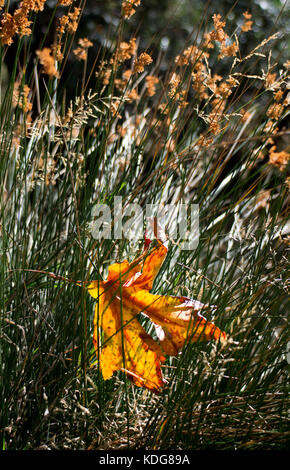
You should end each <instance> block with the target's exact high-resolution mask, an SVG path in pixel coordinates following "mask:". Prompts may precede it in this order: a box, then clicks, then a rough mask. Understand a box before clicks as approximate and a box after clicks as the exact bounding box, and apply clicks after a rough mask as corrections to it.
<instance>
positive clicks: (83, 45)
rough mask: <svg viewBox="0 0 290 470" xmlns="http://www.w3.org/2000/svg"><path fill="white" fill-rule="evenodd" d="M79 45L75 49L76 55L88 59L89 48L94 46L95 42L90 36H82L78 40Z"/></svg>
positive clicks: (79, 58) (78, 57) (80, 58)
mask: <svg viewBox="0 0 290 470" xmlns="http://www.w3.org/2000/svg"><path fill="white" fill-rule="evenodd" d="M78 45H79V47H77V48H76V49H74V50H73V53H74V55H75V56H76V58H77V59H78V60H87V56H88V49H89V47H92V45H93V43H92V42H91V41H89V40H88V38H82V39H79V41H78Z"/></svg>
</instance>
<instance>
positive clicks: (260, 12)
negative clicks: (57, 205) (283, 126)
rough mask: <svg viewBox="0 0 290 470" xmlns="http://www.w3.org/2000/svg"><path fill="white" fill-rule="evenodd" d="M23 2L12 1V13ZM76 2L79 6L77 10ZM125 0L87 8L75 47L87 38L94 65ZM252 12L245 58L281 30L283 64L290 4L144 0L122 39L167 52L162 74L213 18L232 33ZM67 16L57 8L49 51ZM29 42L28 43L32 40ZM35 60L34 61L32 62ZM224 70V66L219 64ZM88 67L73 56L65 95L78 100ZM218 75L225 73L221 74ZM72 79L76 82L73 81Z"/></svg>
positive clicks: (35, 44) (42, 26)
mask: <svg viewBox="0 0 290 470" xmlns="http://www.w3.org/2000/svg"><path fill="white" fill-rule="evenodd" d="M18 3H19V2H18V1H16V0H12V1H11V2H10V5H11V9H10V10H9V11H11V10H12V9H13V8H15V6H16V5H17V4H18ZM79 3H80V2H78V1H76V2H75V3H74V5H76V6H78V4H79ZM121 4H122V0H101V1H100V0H87V1H86V6H85V9H84V12H83V15H82V18H81V21H80V25H79V29H78V31H77V33H76V37H75V44H76V43H77V40H78V38H79V37H88V38H89V39H90V40H91V41H93V44H94V49H95V51H94V52H95V53H93V51H92V50H91V51H90V54H89V62H90V63H89V66H91V65H92V64H93V62H94V59H95V57H96V54H97V53H98V51H99V50H100V46H103V51H105V50H106V48H110V47H112V46H113V45H114V42H115V40H116V37H117V35H116V31H117V28H118V25H119V20H120V17H121ZM55 5H56V0H48V1H47V3H46V6H45V9H44V11H43V12H40V13H39V14H38V18H37V23H36V26H35V29H34V32H33V37H32V38H33V39H32V44H30V47H29V50H30V54H31V57H32V59H33V57H35V50H37V49H38V48H39V45H40V43H41V41H42V39H43V37H44V36H45V35H46V33H47V28H48V23H49V18H50V16H51V12H52V11H53V10H54V7H55ZM246 10H248V11H249V12H250V13H252V15H253V18H252V19H253V21H254V23H253V30H252V31H249V32H247V33H246V34H242V35H241V36H240V47H241V52H242V54H247V53H248V52H250V50H252V49H253V47H255V46H256V45H257V44H258V43H259V42H261V41H262V40H263V39H265V38H266V37H268V36H269V35H271V34H272V33H274V32H276V31H280V32H281V37H280V38H279V40H277V41H276V42H275V43H271V49H272V57H273V59H274V60H276V61H277V62H278V63H280V64H281V65H282V64H283V62H285V61H286V60H287V59H288V57H289V49H290V44H289V37H288V36H287V33H288V31H289V26H288V25H289V24H290V21H289V20H290V2H289V1H286V0H252V1H247V0H237V1H236V2H233V1H232V0H209V1H206V0H142V1H141V5H140V6H139V7H138V8H137V11H136V13H135V14H134V15H133V16H132V17H131V18H130V20H129V21H125V23H124V25H123V28H124V31H123V38H124V39H129V38H130V37H132V36H136V37H137V38H138V41H139V49H140V50H144V49H146V50H149V51H150V53H151V54H152V55H153V57H154V58H155V59H156V58H157V57H158V56H159V55H160V52H162V61H161V64H160V69H161V71H162V70H164V71H167V70H168V66H169V64H171V65H172V63H173V58H174V57H175V56H176V55H177V54H179V53H180V51H181V50H182V49H183V48H184V47H185V44H186V42H187V41H191V43H193V41H194V39H195V38H196V34H197V32H198V31H199V28H200V30H201V31H202V32H204V31H205V30H206V25H207V24H208V29H210V28H212V20H211V17H212V15H213V14H214V13H220V14H221V15H222V17H226V18H227V28H226V30H227V32H228V34H232V33H234V32H235V30H237V28H238V27H239V26H240V25H241V24H242V23H243V21H244V18H243V12H244V11H246ZM67 11H68V9H67V8H65V7H58V9H57V12H56V15H57V16H56V20H55V21H54V23H53V24H52V27H51V29H50V31H49V33H48V34H47V37H46V42H45V45H47V46H50V45H51V44H52V43H53V41H54V35H55V27H56V22H57V17H58V16H62V15H63V14H64V13H66V12H67ZM287 28H288V30H287ZM30 40H31V37H30V38H27V41H30ZM15 48H16V41H15V43H14V44H13V46H11V48H10V51H9V53H8V54H7V56H6V64H7V65H8V68H9V69H10V70H11V68H12V67H13V63H14V57H15ZM33 60H34V59H33ZM220 67H222V64H221V65H220ZM82 70H83V64H82V63H80V62H77V61H76V60H75V57H74V56H73V54H72V53H71V54H70V56H69V58H68V62H67V67H66V69H65V73H64V77H63V78H64V83H63V84H64V85H65V87H66V92H67V93H68V94H69V95H70V93H71V92H73V95H74V96H75V91H76V90H75V85H76V82H78V80H79V79H80V77H81V74H82ZM216 72H217V73H219V72H221V73H222V69H221V70H216ZM72 79H73V80H72Z"/></svg>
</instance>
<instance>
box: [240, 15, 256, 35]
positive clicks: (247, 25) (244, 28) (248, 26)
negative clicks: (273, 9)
mask: <svg viewBox="0 0 290 470" xmlns="http://www.w3.org/2000/svg"><path fill="white" fill-rule="evenodd" d="M243 16H244V18H245V21H244V24H243V25H242V27H241V31H242V32H243V33H246V32H247V31H250V30H251V29H252V24H253V21H251V18H252V15H251V13H249V12H248V11H245V12H244V13H243Z"/></svg>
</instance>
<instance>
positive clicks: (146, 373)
mask: <svg viewBox="0 0 290 470" xmlns="http://www.w3.org/2000/svg"><path fill="white" fill-rule="evenodd" d="M150 244H151V242H150V240H148V239H145V247H146V248H145V251H144V257H142V259H141V261H140V259H139V260H135V261H133V262H132V263H129V262H128V261H127V260H125V261H123V262H122V263H115V264H112V265H111V266H110V267H109V270H108V278H107V280H106V281H99V280H98V281H92V282H91V283H90V285H89V286H88V292H89V293H90V295H91V296H92V297H94V298H95V299H97V304H96V308H95V315H94V335H93V342H94V347H95V350H96V353H97V357H98V359H99V364H100V369H101V371H102V375H103V378H104V379H105V380H107V379H109V378H110V377H111V376H112V374H113V373H114V372H115V371H116V370H120V369H121V370H124V371H125V372H126V374H127V376H128V378H130V379H131V380H132V381H133V382H134V383H135V385H137V386H139V387H145V388H147V389H149V390H152V391H155V392H158V391H160V389H161V388H162V386H163V385H164V384H165V382H164V380H163V378H162V373H161V363H163V362H164V361H165V354H167V355H172V356H175V355H177V354H178V352H179V351H180V350H181V349H182V348H183V346H184V344H185V342H189V341H193V342H195V341H199V340H206V341H208V340H210V339H215V340H218V339H221V340H225V338H226V334H225V332H222V331H221V330H220V329H219V328H218V327H217V326H215V325H214V324H213V323H211V322H209V321H207V320H206V318H204V317H203V316H202V315H201V314H200V310H202V308H204V307H205V306H204V305H203V304H201V303H200V302H198V301H196V300H192V299H189V298H187V297H175V296H170V295H156V294H151V293H150V290H151V289H152V286H153V281H154V279H155V277H156V275H157V273H158V271H159V269H160V267H161V265H162V263H163V261H164V259H165V257H166V255H167V247H166V244H164V243H162V242H161V241H160V240H157V246H156V247H155V248H154V249H153V250H152V251H151V252H149V245H150ZM139 313H143V314H144V315H146V316H147V317H149V318H150V320H151V321H152V322H153V323H154V325H155V327H156V332H157V334H158V338H159V343H157V342H156V341H155V340H153V338H152V337H151V336H150V335H149V334H148V333H147V332H146V331H145V330H144V328H143V327H142V325H141V324H140V323H139V321H138V318H137V317H138V314H139ZM100 328H101V329H102V330H103V334H104V335H103V343H102V345H100V344H99V331H100Z"/></svg>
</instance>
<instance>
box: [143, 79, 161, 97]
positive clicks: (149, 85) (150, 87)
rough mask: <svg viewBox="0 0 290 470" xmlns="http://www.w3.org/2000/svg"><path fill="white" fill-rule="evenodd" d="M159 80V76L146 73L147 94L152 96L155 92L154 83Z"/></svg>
mask: <svg viewBox="0 0 290 470" xmlns="http://www.w3.org/2000/svg"><path fill="white" fill-rule="evenodd" d="M158 82H159V78H157V77H155V76H154V75H147V77H146V88H147V95H148V96H154V95H155V93H156V85H157V83H158Z"/></svg>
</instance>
